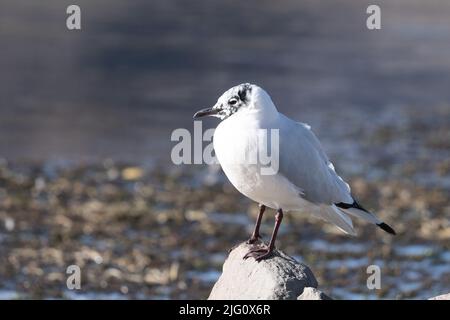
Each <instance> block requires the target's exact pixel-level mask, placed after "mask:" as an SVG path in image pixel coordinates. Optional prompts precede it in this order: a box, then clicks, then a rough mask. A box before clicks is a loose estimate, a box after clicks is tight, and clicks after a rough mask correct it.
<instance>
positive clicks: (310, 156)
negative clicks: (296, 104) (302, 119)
mask: <svg viewBox="0 0 450 320" xmlns="http://www.w3.org/2000/svg"><path fill="white" fill-rule="evenodd" d="M283 117H284V116H283ZM284 118H285V120H283V123H284V124H286V125H283V127H282V128H280V154H279V156H280V165H279V173H280V174H282V175H283V176H285V177H286V178H287V179H288V180H289V181H290V182H291V183H292V184H294V185H295V186H296V187H297V188H299V189H301V190H302V191H303V195H302V196H303V198H305V199H306V200H308V201H310V202H313V203H316V204H330V205H332V204H333V203H339V202H344V203H353V199H352V196H351V194H350V187H349V185H348V184H347V183H345V181H343V180H342V178H341V177H339V176H338V175H337V173H336V172H335V170H334V167H333V164H332V163H331V162H330V161H329V160H328V157H327V155H326V154H325V152H324V151H323V149H322V146H321V145H320V142H319V140H318V139H317V138H316V136H315V135H314V133H313V132H312V131H311V130H310V128H309V126H308V125H305V124H303V123H298V122H295V121H292V120H291V119H289V118H287V117H284Z"/></svg>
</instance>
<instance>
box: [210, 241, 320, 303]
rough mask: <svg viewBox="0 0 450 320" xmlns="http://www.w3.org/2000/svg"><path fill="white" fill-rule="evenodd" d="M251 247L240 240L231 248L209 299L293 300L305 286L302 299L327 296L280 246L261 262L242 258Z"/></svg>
mask: <svg viewBox="0 0 450 320" xmlns="http://www.w3.org/2000/svg"><path fill="white" fill-rule="evenodd" d="M258 245H261V243H259V244H258ZM251 248H252V245H248V244H246V243H241V244H240V245H239V246H237V247H236V248H234V249H233V250H232V251H231V252H230V254H229V256H228V258H227V260H226V261H225V263H224V265H223V272H222V275H221V276H220V278H219V280H218V281H217V282H216V284H215V285H214V287H213V289H212V291H211V294H210V295H209V298H208V299H209V300H245V299H248V300H256V299H264V300H281V299H291V300H295V299H297V297H299V296H300V297H301V296H302V293H303V292H304V289H305V288H308V290H307V291H306V293H305V295H304V296H303V298H302V299H305V298H310V297H311V298H312V297H314V299H319V298H320V299H322V298H325V297H326V295H324V294H322V293H321V292H320V291H318V290H316V289H315V288H317V280H316V278H315V277H314V275H313V273H312V271H311V270H310V269H309V268H308V266H306V265H304V264H302V263H299V262H297V261H296V260H295V259H294V258H292V257H290V256H288V255H287V254H285V253H283V252H281V251H279V250H275V251H274V254H273V256H272V257H270V258H269V259H266V260H263V261H261V262H256V261H255V259H253V258H248V259H246V260H244V259H243V257H244V256H245V254H247V252H248V251H249V250H250V249H251ZM312 289H314V290H315V291H314V290H312ZM300 297H299V298H300Z"/></svg>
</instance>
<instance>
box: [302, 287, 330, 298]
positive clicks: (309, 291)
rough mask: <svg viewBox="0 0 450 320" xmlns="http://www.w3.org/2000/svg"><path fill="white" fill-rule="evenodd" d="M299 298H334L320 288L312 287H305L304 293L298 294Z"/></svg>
mask: <svg viewBox="0 0 450 320" xmlns="http://www.w3.org/2000/svg"><path fill="white" fill-rule="evenodd" d="M297 300H332V299H331V298H330V297H329V296H327V295H326V294H325V293H323V292H322V291H320V290H317V289H316V288H312V287H306V288H305V289H303V293H302V294H301V295H299V296H298V298H297Z"/></svg>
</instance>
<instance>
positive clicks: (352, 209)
mask: <svg viewBox="0 0 450 320" xmlns="http://www.w3.org/2000/svg"><path fill="white" fill-rule="evenodd" d="M336 206H337V207H338V208H339V209H340V210H342V211H343V212H345V213H348V214H350V215H352V216H354V217H357V218H361V219H363V220H366V221H368V222H371V223H373V224H376V225H377V226H378V227H380V228H381V229H383V230H384V231H386V232H387V233H390V234H393V235H395V230H394V229H392V228H391V227H390V226H389V225H388V224H386V223H384V222H383V221H381V220H380V219H378V218H377V217H376V216H375V215H374V214H372V213H370V212H369V211H367V210H366V209H364V208H363V207H361V206H360V205H359V204H358V203H357V202H356V201H353V203H352V204H348V203H343V202H339V203H336Z"/></svg>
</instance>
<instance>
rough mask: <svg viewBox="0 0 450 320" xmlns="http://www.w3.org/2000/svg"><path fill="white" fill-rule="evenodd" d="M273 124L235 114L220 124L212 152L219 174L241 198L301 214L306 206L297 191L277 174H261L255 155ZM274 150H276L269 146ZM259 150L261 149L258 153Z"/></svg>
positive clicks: (250, 116) (262, 150)
mask: <svg viewBox="0 0 450 320" xmlns="http://www.w3.org/2000/svg"><path fill="white" fill-rule="evenodd" d="M272 127H273V128H275V127H276V123H264V124H262V123H260V121H259V120H258V119H257V118H255V117H253V116H252V115H251V114H245V113H242V114H236V115H234V116H232V117H230V118H228V119H226V120H225V121H222V122H221V123H220V124H219V126H218V127H217V129H216V131H215V134H214V150H215V153H216V157H217V159H218V160H219V162H220V164H221V166H222V169H223V171H224V172H225V174H226V176H227V177H228V179H229V180H230V182H231V183H232V184H233V186H234V187H235V188H236V189H237V190H239V192H241V193H242V194H244V195H245V196H247V197H248V198H250V199H252V200H253V201H256V202H258V203H261V204H264V205H266V206H268V207H270V208H273V209H279V208H283V209H284V210H286V211H288V210H302V209H303V208H304V207H305V206H307V205H308V203H306V202H305V201H304V200H303V199H302V198H301V192H302V191H301V190H299V189H298V188H297V187H295V186H294V185H293V184H292V183H290V182H289V181H288V180H287V179H286V178H285V177H283V176H281V175H280V174H273V175H267V174H262V171H261V169H262V166H261V163H260V162H259V161H258V158H255V157H257V156H258V153H259V152H260V153H263V152H265V153H264V154H270V152H269V153H267V150H266V149H267V148H265V147H267V145H264V144H261V143H258V136H259V137H260V136H261V134H262V133H264V132H265V131H261V130H262V129H267V128H272ZM273 147H278V146H275V145H274V146H273ZM261 148H263V149H261Z"/></svg>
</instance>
